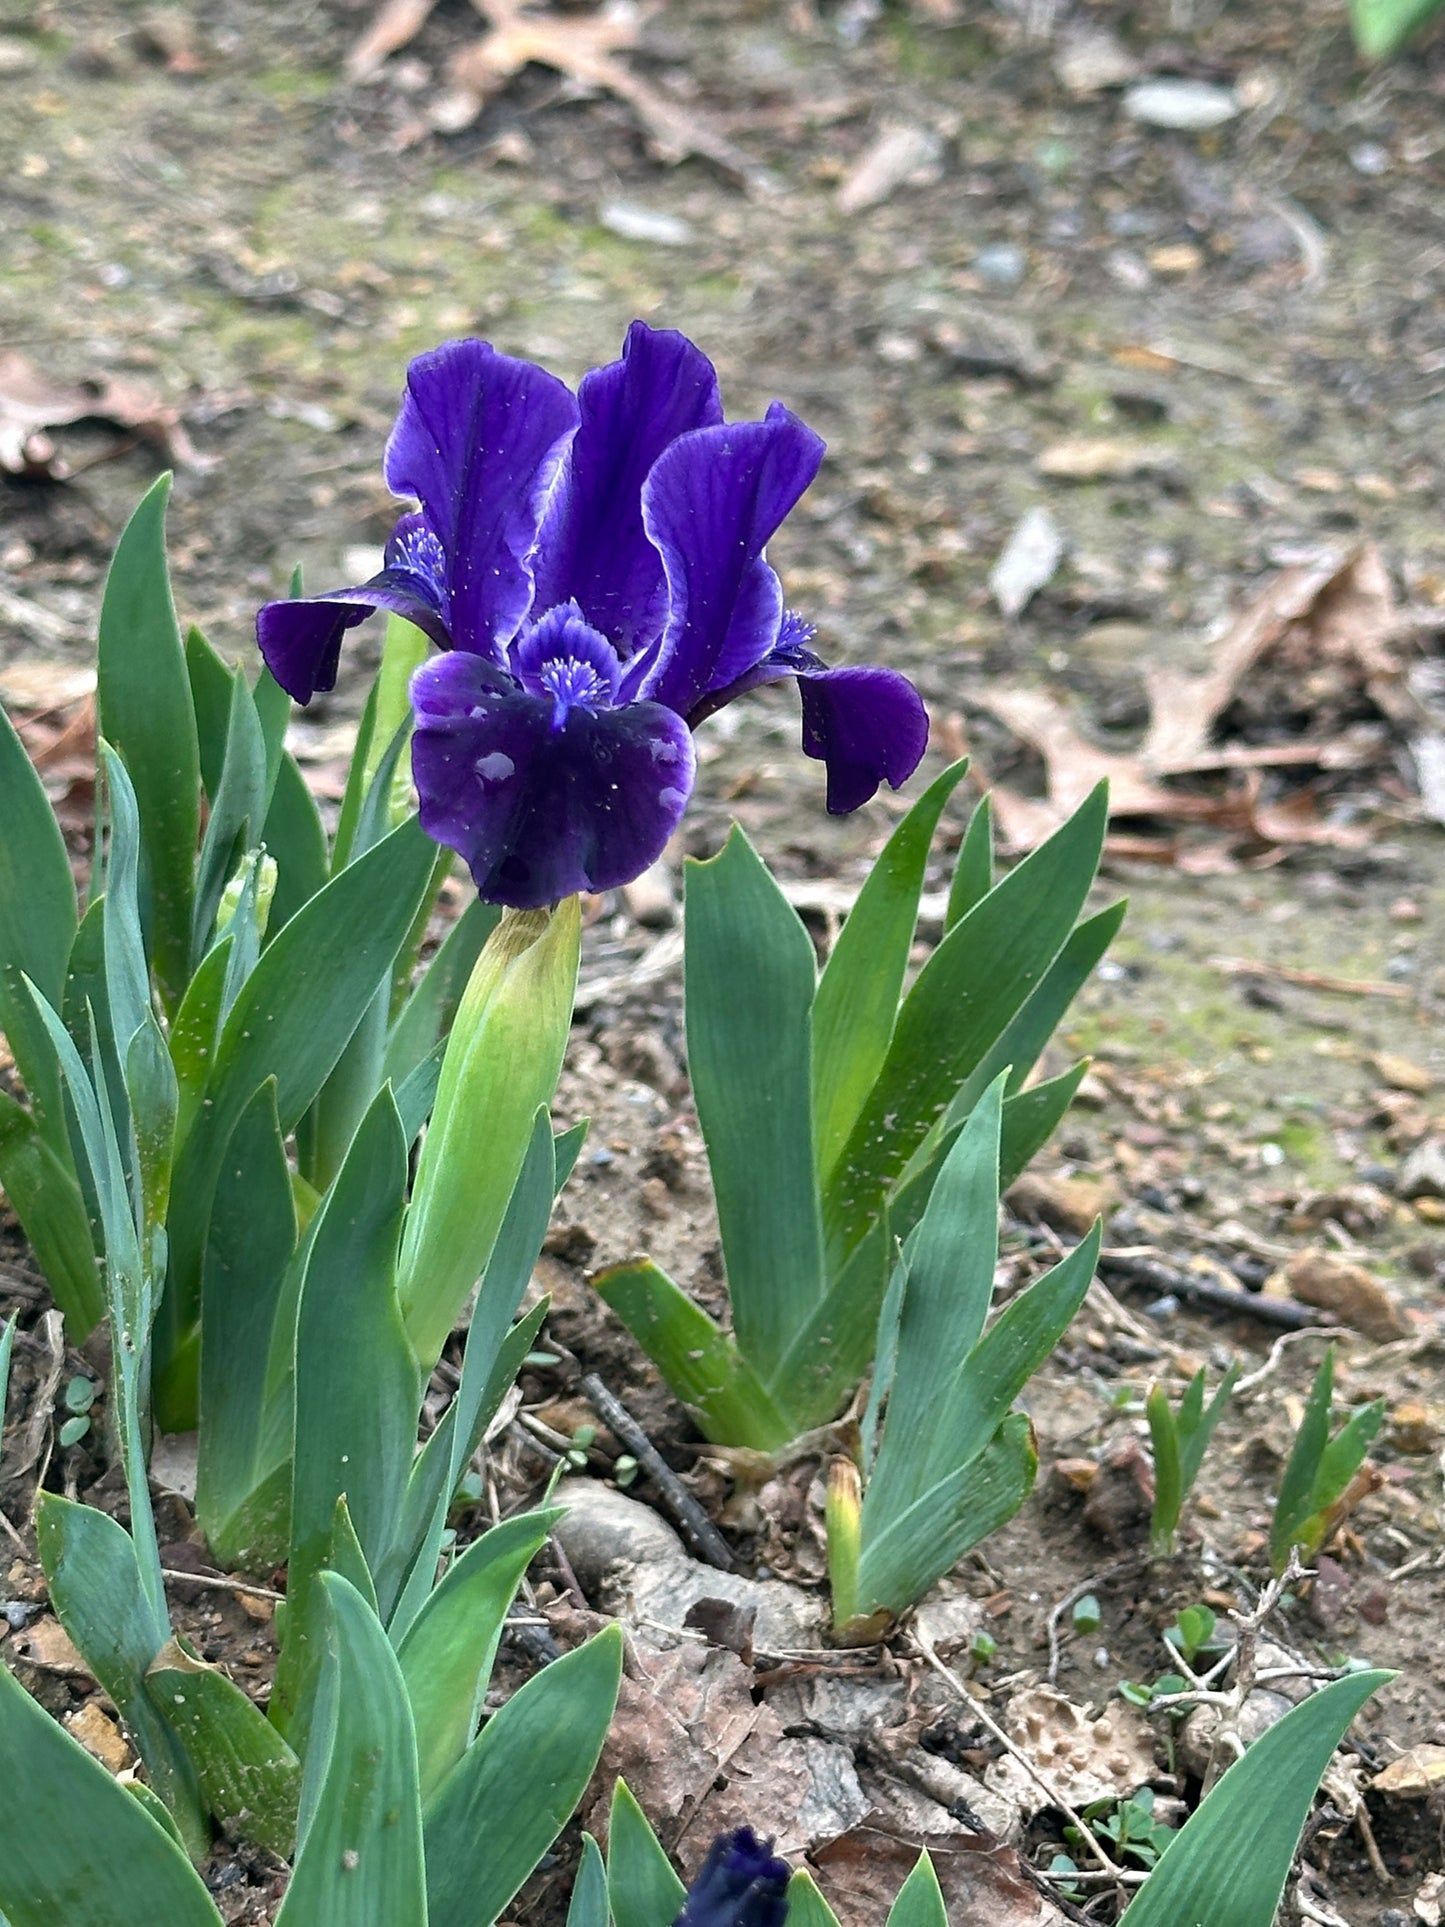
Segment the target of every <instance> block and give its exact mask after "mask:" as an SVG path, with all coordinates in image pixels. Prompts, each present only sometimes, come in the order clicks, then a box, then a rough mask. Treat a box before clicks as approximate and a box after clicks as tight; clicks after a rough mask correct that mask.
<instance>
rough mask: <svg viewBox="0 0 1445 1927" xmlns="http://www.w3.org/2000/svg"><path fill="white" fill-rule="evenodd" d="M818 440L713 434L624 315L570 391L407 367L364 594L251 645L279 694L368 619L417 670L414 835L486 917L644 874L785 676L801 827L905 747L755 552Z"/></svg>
mask: <svg viewBox="0 0 1445 1927" xmlns="http://www.w3.org/2000/svg"><path fill="white" fill-rule="evenodd" d="M822 458H823V443H822V441H821V439H820V438H819V437H818V436H817V435H815V434H814V433H813V431H812V430H811V429H810V428H808V427H807V426H806V425H805V424H804V423H803V422H801V421H800V420H799V419H798V418H797V416H795V415H793V414H791V413H790V412H789V411H788V410H787V409H786V408H784V407H783V406H782V404H781V403H778V402H775V403H774V404H773V405H772V407H771V408H769V410H768V412H767V415H766V416H765V418H764V419H763V420H762V421H753V422H725V421H724V419H723V410H722V401H721V397H720V395H719V391H718V381H717V375H716V372H715V370H714V369H713V366H712V363H711V362H710V361H709V360H708V359H707V357H706V356H705V355H703V354H702V353H701V351H700V350H699V349H697V348H696V347H694V346H693V344H692V343H691V342H690V341H688V340H687V338H686V337H685V336H684V335H681V334H678V333H675V332H673V331H670V330H655V329H652V328H649V327H647V326H646V324H645V323H643V322H640V321H638V322H634V323H633V325H632V327H631V328H630V329H629V331H628V335H627V340H626V343H625V345H624V348H623V352H622V356H621V359H620V360H618V361H614V362H611V363H609V364H608V365H607V366H606V367H602V368H595V369H593V370H592V371H591V372H590V373H589V374H587V375H586V376H584V378H583V380H582V382H581V384H580V386H579V388H578V391H577V393H576V394H575V395H574V394H573V393H572V392H571V391H570V390H569V389H568V388H567V387H566V386H565V385H564V384H563V383H562V382H560V381H559V380H558V379H557V378H556V377H555V376H553V375H550V374H548V373H547V372H546V371H545V370H544V369H542V368H538V367H536V366H534V365H533V364H532V363H531V362H527V361H520V360H516V359H514V358H513V357H511V356H508V355H503V354H500V353H498V352H497V350H496V349H494V348H493V347H491V346H490V345H489V344H488V343H486V342H483V341H472V340H468V341H452V342H447V343H446V344H444V345H443V346H442V347H440V348H437V349H435V350H433V351H432V352H431V353H429V354H425V355H422V356H420V357H418V359H417V360H416V361H414V362H413V363H412V365H411V368H410V370H409V372H408V376H407V386H406V394H405V398H404V400H403V402H402V406H401V412H400V414H399V415H398V417H397V421H396V425H395V427H394V428H393V430H392V434H391V438H390V440H389V442H388V444H387V449H386V457H385V463H384V472H385V476H386V481H387V485H388V487H390V488H391V489H392V491H393V492H394V493H395V494H397V495H398V496H403V497H405V496H410V497H413V498H415V499H416V500H417V501H418V502H419V504H420V507H419V509H418V510H416V511H414V512H412V513H409V514H406V515H403V516H402V518H401V520H400V521H399V522H398V523H397V525H396V527H395V529H394V530H393V531H392V535H391V539H390V541H389V542H388V544H387V548H386V556H385V567H384V568H383V569H382V571H381V573H380V574H379V575H377V576H374V577H373V578H372V579H371V581H369V582H366V583H363V584H361V585H359V586H357V587H354V588H345V589H334V590H330V591H328V592H327V593H326V594H324V595H319V596H311V597H305V598H297V599H294V600H291V601H282V602H270V603H267V604H266V606H265V607H264V608H263V609H262V610H261V612H260V616H259V618H258V621H257V636H258V640H259V642H260V645H261V650H262V653H263V655H264V656H265V659H266V662H267V664H268V665H269V667H270V669H271V673H272V674H273V675H274V676H275V678H276V680H277V682H279V683H280V684H281V685H282V687H283V688H284V689H286V690H287V691H288V692H289V693H290V694H291V695H292V696H293V697H294V698H295V699H296V700H297V701H298V702H302V703H305V702H309V701H310V700H311V698H312V696H313V695H314V694H315V693H316V692H317V691H318V690H325V689H330V688H331V687H332V686H333V685H334V683H335V680H336V672H337V664H338V660H339V656H340V650H341V643H342V639H343V637H344V635H345V633H346V631H347V630H348V629H351V628H353V627H355V626H356V624H358V623H360V622H362V621H364V620H365V619H366V618H367V617H368V616H369V615H371V614H372V613H373V612H374V611H376V610H384V611H388V612H390V613H392V614H395V615H400V616H403V617H405V618H406V620H408V621H409V622H412V623H414V624H415V625H416V626H417V627H418V628H419V629H422V630H423V631H424V632H425V633H426V634H427V635H428V636H429V637H430V638H431V639H432V641H433V642H435V643H436V644H437V645H438V646H439V648H440V650H441V652H442V653H441V654H439V655H437V656H435V657H432V658H431V659H430V660H429V661H428V662H426V663H425V664H423V666H422V667H421V669H419V670H418V671H417V673H416V675H415V677H414V678H413V681H412V686H411V695H412V707H413V711H414V715H415V724H416V728H415V735H414V738H413V747H412V769H413V774H414V777H415V780H416V786H417V792H418V796H419V799H420V810H421V819H422V823H423V826H424V827H425V829H426V830H427V832H428V833H429V834H430V835H431V836H432V837H433V838H435V839H436V841H438V842H439V843H443V844H446V845H448V846H449V847H450V848H452V849H454V850H456V851H458V852H459V853H460V854H461V855H462V856H463V857H464V858H465V859H466V862H467V864H468V866H469V867H470V869H471V872H472V875H473V877H474V878H475V880H476V884H477V887H478V890H479V891H480V893H481V895H482V896H483V897H484V898H486V899H487V900H489V901H491V902H495V903H502V904H508V905H511V906H513V907H515V908H519V909H531V908H537V907H540V906H542V905H544V904H548V903H554V902H557V901H559V900H560V899H561V898H563V897H565V896H568V895H570V894H571V893H572V892H574V891H577V890H604V889H610V888H612V887H613V886H615V885H617V884H621V883H626V882H629V881H630V880H631V879H632V878H633V877H635V876H637V875H639V874H640V873H641V872H642V871H643V870H645V869H646V868H647V867H648V865H649V864H651V863H653V862H655V861H656V859H657V858H658V857H659V856H660V855H661V853H662V850H663V847H664V845H665V844H666V842H667V840H668V838H669V837H670V836H671V835H672V833H673V831H674V830H675V829H676V828H677V826H678V823H679V821H680V820H681V817H682V813H683V810H684V809H685V807H686V805H687V800H688V797H689V795H690V793H691V791H692V786H693V781H694V777H695V774H696V755H695V751H694V746H693V740H692V732H693V730H694V728H695V727H696V726H697V725H698V724H699V723H700V722H701V721H703V719H704V718H705V717H707V716H709V715H711V714H712V713H713V712H714V711H715V710H717V709H720V708H722V706H723V705H724V704H725V703H729V702H731V701H732V700H733V698H734V697H735V696H740V695H742V694H743V693H744V692H745V691H747V690H750V689H755V688H757V687H759V686H760V685H761V684H764V683H770V682H777V681H782V680H785V679H788V678H791V679H793V680H795V681H796V682H797V684H798V686H799V690H800V693H801V697H802V711H803V748H804V750H805V752H806V753H807V754H808V755H809V756H812V757H815V758H817V759H818V760H820V761H822V762H823V763H824V764H825V765H826V767H827V799H828V808H829V809H830V810H831V811H833V812H835V813H843V812H846V811H849V810H854V809H857V808H858V806H859V805H860V804H862V803H865V802H866V801H867V800H868V799H869V797H871V796H872V795H873V793H874V792H875V790H876V789H877V788H878V786H879V784H880V783H883V782H886V783H888V784H889V785H890V786H891V787H892V788H894V789H897V788H898V787H899V786H900V785H901V784H902V783H904V782H905V781H906V780H907V779H908V777H909V776H910V775H911V774H912V773H913V770H914V769H915V767H916V766H917V764H918V762H919V759H920V758H921V757H922V755H923V751H924V748H925V746H926V744H927V740H928V720H927V716H926V714H925V712H924V709H923V705H922V703H921V701H920V700H919V697H918V694H917V692H916V691H915V690H914V688H913V687H912V685H911V684H910V683H909V682H908V681H907V679H906V678H905V677H903V676H901V675H899V674H897V673H896V672H895V671H893V670H887V669H876V668H839V669H829V668H827V667H826V666H825V665H824V664H823V663H822V662H821V661H820V660H819V658H818V657H817V656H816V655H815V654H814V653H813V651H812V650H811V649H810V648H809V646H808V644H809V642H810V641H811V638H812V633H813V632H812V630H811V628H810V627H809V625H808V624H807V623H806V622H804V621H803V620H801V619H800V618H799V617H797V616H795V615H793V614H791V613H790V612H788V611H786V610H785V608H784V605H783V593H782V586H781V584H780V583H779V580H778V577H777V575H776V573H775V572H774V570H773V569H772V568H771V567H770V566H769V564H768V562H767V560H766V557H765V553H764V551H765V548H766V545H767V543H768V542H769V541H770V540H771V538H772V536H773V535H774V534H775V532H776V531H777V529H778V528H779V527H780V526H781V524H782V523H783V521H784V519H785V518H786V517H787V516H788V514H789V513H790V512H791V511H792V509H793V508H794V507H795V506H796V504H797V502H798V501H799V499H800V497H801V496H802V495H803V493H804V491H805V490H806V489H807V487H808V486H809V484H810V483H811V482H812V480H813V477H814V476H815V475H816V473H817V471H818V466H819V464H820V462H821V461H822Z"/></svg>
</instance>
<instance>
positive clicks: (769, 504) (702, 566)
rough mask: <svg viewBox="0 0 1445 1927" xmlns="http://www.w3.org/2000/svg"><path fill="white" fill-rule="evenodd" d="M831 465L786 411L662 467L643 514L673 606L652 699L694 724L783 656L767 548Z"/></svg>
mask: <svg viewBox="0 0 1445 1927" xmlns="http://www.w3.org/2000/svg"><path fill="white" fill-rule="evenodd" d="M822 459H823V442H822V439H821V438H820V437H819V436H817V435H815V434H814V433H813V431H812V429H811V428H807V427H805V426H804V424H803V423H802V422H800V421H799V420H798V418H797V416H796V415H792V414H789V412H788V410H787V409H786V408H784V407H783V406H782V405H781V403H778V402H774V404H773V406H772V407H771V408H770V409H769V410H768V413H767V419H766V420H764V421H761V422H735V423H727V424H725V425H724V426H722V427H718V428H700V429H697V430H695V431H694V433H692V434H691V435H683V436H681V437H680V438H679V439H678V440H677V441H675V442H674V443H673V444H672V446H671V447H670V448H669V449H668V450H667V451H666V453H665V454H663V455H661V456H660V457H659V458H658V460H657V462H656V464H655V465H654V467H653V470H652V473H651V474H650V475H649V476H648V478H647V485H646V487H645V488H644V489H643V492H642V512H643V522H644V525H645V527H646V529H647V533H648V534H649V535H650V536H651V538H652V540H653V541H654V542H655V543H656V544H657V547H658V549H659V551H660V552H661V555H662V566H663V569H664V571H665V573H666V576H667V588H668V596H669V607H668V615H667V625H666V628H665V629H664V631H663V634H662V637H661V639H660V641H659V643H658V645H657V650H656V655H655V657H654V659H653V660H652V662H651V663H650V664H649V666H648V668H647V672H646V676H645V679H644V680H643V681H642V683H641V693H642V694H644V695H646V696H648V697H650V698H651V699H652V700H653V701H654V702H660V703H666V704H667V705H668V707H669V708H670V709H676V710H679V711H680V712H681V713H682V714H683V715H686V714H687V713H688V712H689V711H690V710H691V709H692V708H693V707H694V706H695V705H696V704H697V703H698V702H699V701H700V700H701V699H702V698H703V697H704V696H705V695H706V694H707V693H708V692H709V691H710V690H713V689H718V688H723V687H726V685H727V684H729V683H731V682H735V681H736V680H737V679H738V677H740V676H742V675H743V674H744V673H745V672H746V671H747V670H749V669H751V668H752V667H753V666H754V665H755V664H756V663H758V662H760V661H761V660H762V659H763V657H765V656H766V655H767V654H768V652H769V651H770V650H771V649H772V648H773V646H774V644H775V643H776V642H777V640H778V636H779V631H780V629H781V626H782V620H783V597H782V590H781V588H780V587H779V584H778V578H777V577H776V575H774V573H773V571H772V570H771V569H770V568H769V567H768V564H767V563H766V562H765V561H764V560H763V549H764V547H765V545H766V544H767V543H768V542H769V541H770V540H771V538H772V536H773V534H774V533H775V532H776V530H777V529H778V527H779V526H780V524H781V523H782V521H783V519H784V517H785V516H786V515H787V514H788V513H789V511H790V510H791V509H792V508H793V507H794V506H795V505H796V503H797V501H798V498H799V497H800V496H801V495H802V493H803V491H804V490H805V489H806V488H807V486H808V484H809V483H810V482H811V481H812V479H813V477H814V476H815V475H816V474H817V472H818V465H819V463H820V462H821V461H822Z"/></svg>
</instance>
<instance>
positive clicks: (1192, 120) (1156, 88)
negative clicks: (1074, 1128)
mask: <svg viewBox="0 0 1445 1927" xmlns="http://www.w3.org/2000/svg"><path fill="white" fill-rule="evenodd" d="M1124 112H1125V113H1126V114H1127V115H1128V116H1129V118H1130V120H1137V121H1142V122H1143V124H1144V125H1145V126H1146V127H1165V128H1169V129H1171V130H1172V131H1174V132H1176V133H1182V134H1197V133H1203V132H1204V131H1205V129H1207V128H1210V127H1222V126H1223V125H1224V123H1225V121H1228V120H1233V119H1235V117H1236V116H1237V115H1238V113H1239V102H1238V100H1237V99H1236V98H1235V95H1234V91H1233V89H1232V88H1229V87H1214V86H1211V84H1210V83H1209V82H1208V81H1207V80H1183V79H1176V78H1174V77H1172V76H1169V75H1165V76H1163V77H1161V78H1160V79H1157V80H1141V81H1139V82H1138V83H1137V85H1135V86H1133V87H1131V88H1130V89H1129V91H1128V93H1127V94H1125V96H1124Z"/></svg>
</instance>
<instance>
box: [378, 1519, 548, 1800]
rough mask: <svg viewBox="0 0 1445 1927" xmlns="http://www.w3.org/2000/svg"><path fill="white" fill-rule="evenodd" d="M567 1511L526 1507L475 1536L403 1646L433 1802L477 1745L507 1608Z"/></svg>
mask: <svg viewBox="0 0 1445 1927" xmlns="http://www.w3.org/2000/svg"><path fill="white" fill-rule="evenodd" d="M561 1516H562V1514H561V1512H560V1510H553V1511H551V1512H524V1513H522V1514H521V1515H520V1516H519V1517H518V1518H515V1519H505V1520H503V1522H502V1523H501V1525H497V1526H493V1527H492V1529H491V1531H490V1532H484V1533H483V1534H482V1536H481V1538H480V1539H477V1540H474V1541H473V1543H472V1544H471V1545H469V1546H468V1547H467V1549H466V1551H465V1552H464V1553H463V1554H462V1556H461V1557H460V1558H459V1559H458V1560H457V1561H456V1562H455V1563H454V1564H453V1565H452V1566H451V1568H450V1569H449V1571H448V1572H447V1575H446V1577H445V1578H444V1579H443V1580H442V1582H441V1584H440V1585H439V1586H438V1587H437V1588H436V1589H435V1591H434V1592H433V1593H432V1595H431V1597H430V1598H429V1599H428V1600H427V1602H426V1604H425V1605H424V1606H423V1607H422V1609H421V1611H420V1612H419V1613H418V1614H417V1616H416V1618H415V1619H414V1620H413V1621H412V1624H411V1627H410V1629H409V1630H408V1632H407V1635H406V1637H405V1639H403V1640H402V1642H401V1644H400V1647H399V1648H398V1652H397V1658H398V1659H399V1660H400V1661H401V1670H402V1676H403V1678H404V1679H405V1680H406V1690H407V1697H408V1698H409V1699H410V1701H411V1710H412V1717H413V1718H414V1719H415V1721H416V1740H417V1758H418V1761H419V1762H420V1766H421V1793H422V1799H423V1800H429V1799H430V1798H431V1796H432V1794H433V1793H435V1792H436V1790H437V1788H438V1787H439V1786H440V1785H441V1783H442V1781H443V1780H444V1779H445V1778H446V1776H447V1774H448V1773H450V1771H451V1770H452V1768H453V1767H454V1766H455V1765H456V1763H457V1761H458V1760H459V1759H460V1758H461V1757H462V1755H463V1754H464V1753H465V1752H466V1750H467V1748H468V1747H469V1746H470V1745H471V1743H472V1739H473V1736H474V1734H475V1732H476V1725H477V1719H478V1716H479V1714H480V1712H481V1705H482V1696H483V1694H484V1693H485V1692H486V1690H487V1681H488V1680H489V1679H490V1677H491V1672H492V1665H493V1662H494V1660H495V1659H496V1656H497V1643H498V1641H499V1640H500V1639H501V1636H502V1623H503V1621H504V1620H505V1619H506V1616H507V1608H508V1607H509V1606H510V1605H511V1603H512V1599H513V1597H514V1595H515V1593H516V1590H517V1588H518V1586H520V1585H521V1583H522V1576H523V1574H524V1573H525V1572H526V1570H527V1568H528V1566H529V1565H530V1564H531V1563H532V1560H533V1559H534V1558H535V1557H536V1555H537V1553H538V1552H539V1551H540V1549H541V1547H542V1546H543V1545H544V1544H545V1542H546V1538H547V1534H548V1533H549V1532H550V1531H551V1530H552V1527H553V1526H554V1525H555V1524H556V1523H557V1521H558V1519H560V1518H561Z"/></svg>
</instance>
